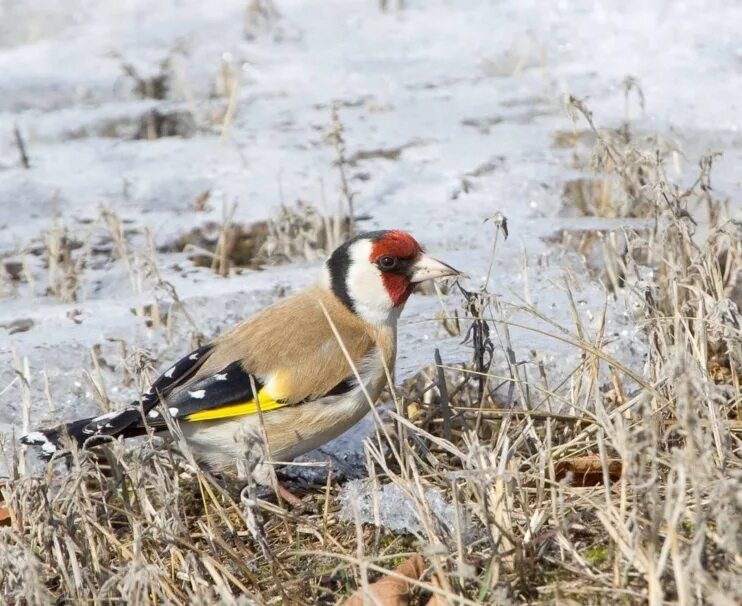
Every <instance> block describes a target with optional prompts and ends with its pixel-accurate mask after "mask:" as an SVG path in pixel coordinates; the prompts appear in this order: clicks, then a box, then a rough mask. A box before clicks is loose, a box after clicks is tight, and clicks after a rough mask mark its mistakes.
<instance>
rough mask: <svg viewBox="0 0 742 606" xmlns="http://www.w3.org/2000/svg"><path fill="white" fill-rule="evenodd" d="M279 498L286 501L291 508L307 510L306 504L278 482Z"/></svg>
mask: <svg viewBox="0 0 742 606" xmlns="http://www.w3.org/2000/svg"><path fill="white" fill-rule="evenodd" d="M277 492H278V496H279V497H281V498H282V499H283V500H284V501H286V502H287V503H288V504H289V505H291V507H293V508H295V509H306V503H304V501H302V500H301V499H300V498H299V497H297V496H296V495H295V494H294V493H293V492H291V491H290V490H289V489H288V488H286V487H285V486H284V485H283V484H281V483H280V482H278V490H277Z"/></svg>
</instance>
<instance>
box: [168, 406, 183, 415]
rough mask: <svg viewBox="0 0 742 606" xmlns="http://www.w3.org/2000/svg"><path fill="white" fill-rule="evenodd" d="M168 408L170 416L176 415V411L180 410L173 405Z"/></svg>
mask: <svg viewBox="0 0 742 606" xmlns="http://www.w3.org/2000/svg"><path fill="white" fill-rule="evenodd" d="M168 410H169V411H170V416H171V417H177V416H178V412H180V411H179V410H178V409H177V408H175V407H174V406H173V407H171V408H168Z"/></svg>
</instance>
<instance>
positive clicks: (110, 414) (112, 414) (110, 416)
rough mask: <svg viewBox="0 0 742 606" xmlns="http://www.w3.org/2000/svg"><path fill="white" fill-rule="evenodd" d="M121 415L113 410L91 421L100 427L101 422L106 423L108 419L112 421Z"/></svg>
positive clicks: (118, 411)
mask: <svg viewBox="0 0 742 606" xmlns="http://www.w3.org/2000/svg"><path fill="white" fill-rule="evenodd" d="M120 413H121V411H120V410H115V411H113V412H107V413H105V414H102V415H99V416H97V417H95V418H94V419H93V421H94V422H95V424H96V425H100V424H101V421H108V420H109V419H114V418H116V417H117V416H119V414H120Z"/></svg>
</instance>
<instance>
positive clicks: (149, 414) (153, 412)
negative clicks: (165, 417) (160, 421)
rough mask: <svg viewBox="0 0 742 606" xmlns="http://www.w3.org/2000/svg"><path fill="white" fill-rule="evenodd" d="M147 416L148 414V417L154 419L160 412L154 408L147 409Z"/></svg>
mask: <svg viewBox="0 0 742 606" xmlns="http://www.w3.org/2000/svg"><path fill="white" fill-rule="evenodd" d="M147 416H148V417H149V418H150V419H156V418H157V417H159V416H160V413H159V412H158V411H156V410H150V411H149V412H148V413H147Z"/></svg>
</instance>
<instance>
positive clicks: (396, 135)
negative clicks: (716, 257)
mask: <svg viewBox="0 0 742 606" xmlns="http://www.w3.org/2000/svg"><path fill="white" fill-rule="evenodd" d="M390 4H391V5H392V6H391V8H390V10H388V11H387V12H382V11H380V10H379V8H378V3H377V2H375V1H373V0H314V1H309V0H275V7H276V8H277V10H278V13H280V14H279V15H266V13H261V12H260V11H259V10H255V9H254V7H256V6H257V7H258V8H259V7H261V6H263V7H266V6H269V5H270V3H268V2H265V1H264V2H251V1H249V0H223V1H221V2H218V3H207V2H201V1H195V0H161V1H159V2H151V1H147V2H145V1H144V0H130V1H128V2H121V3H115V2H93V1H85V0H57V1H51V0H0V257H3V258H5V259H6V260H15V261H20V260H23V259H24V258H25V260H26V262H27V263H28V264H29V269H30V271H31V273H32V274H33V276H34V279H35V283H34V284H25V283H21V284H18V283H14V284H12V285H10V286H7V287H6V288H5V290H4V291H2V292H4V297H3V298H2V299H0V423H1V424H2V425H0V427H2V428H4V429H5V430H6V431H7V432H9V433H10V432H12V431H16V432H17V431H19V430H20V428H21V423H22V413H21V408H20V405H19V400H20V395H19V394H20V390H19V385H20V381H19V380H18V378H17V376H16V374H15V373H14V370H13V367H12V360H13V351H15V352H16V354H17V356H18V357H19V358H27V359H28V363H29V365H30V372H31V377H30V378H31V392H32V395H33V397H34V402H35V403H34V408H33V410H32V420H33V421H36V420H38V419H40V418H42V417H44V416H45V415H46V414H47V413H48V406H47V404H46V401H47V398H46V396H45V395H44V394H45V389H44V382H45V381H44V374H45V375H46V376H47V377H48V384H49V391H50V393H51V395H52V399H53V400H54V402H55V403H56V407H57V413H56V414H57V416H58V417H59V418H60V419H70V418H71V417H73V416H75V415H77V414H87V413H92V412H95V411H96V410H98V404H97V403H96V400H95V398H94V397H92V394H91V393H90V389H89V385H88V383H86V381H85V380H84V378H83V373H84V372H85V371H88V372H92V369H93V365H92V362H91V348H92V347H94V346H99V350H98V351H99V356H100V358H101V359H102V360H105V362H106V363H107V364H108V365H109V366H110V367H109V366H106V365H105V364H104V365H103V368H102V371H101V375H100V380H101V381H102V382H103V383H104V384H105V388H106V391H107V393H108V395H109V396H110V398H111V399H112V401H113V402H115V403H119V404H120V403H123V402H124V401H125V400H126V398H127V397H130V396H131V395H132V394H133V386H130V387H127V388H124V387H122V386H121V382H122V378H123V376H124V370H123V364H122V360H121V355H120V351H121V350H120V340H121V339H125V341H126V344H127V352H128V353H131V351H132V348H143V349H147V350H149V351H150V352H151V353H152V354H153V355H154V357H155V359H156V364H157V366H158V367H160V368H162V367H164V366H166V365H167V364H168V363H169V362H170V361H172V360H173V359H174V358H175V357H177V356H178V355H179V354H181V353H184V351H185V350H186V349H187V347H188V341H189V332H190V330H191V327H190V326H189V325H188V323H187V322H186V321H185V320H184V319H183V318H182V317H179V318H178V319H177V320H176V321H175V323H174V326H173V330H172V331H167V330H165V329H151V328H148V327H147V325H146V323H145V320H144V319H143V318H141V317H138V316H137V315H135V314H134V313H132V311H131V310H132V309H133V308H137V307H139V306H141V305H145V304H150V303H153V302H154V301H155V300H156V299H157V298H161V296H162V293H161V292H160V293H159V294H158V293H156V292H155V291H153V289H152V283H151V281H149V280H147V279H144V278H142V282H141V284H134V285H132V283H131V281H130V272H128V271H127V269H126V267H125V264H124V263H123V262H122V261H120V260H119V261H112V260H111V259H110V258H109V256H101V258H100V259H99V262H95V263H93V264H92V265H91V266H90V267H87V268H86V269H85V271H84V276H83V281H84V288H83V289H82V292H83V295H82V297H81V298H80V300H78V301H76V302H74V303H66V304H63V303H61V302H59V301H58V300H57V299H55V298H54V297H52V296H48V295H47V294H46V287H47V283H46V273H47V272H46V270H45V268H44V267H43V265H42V263H41V258H40V257H39V256H35V255H33V254H29V253H28V250H29V247H33V246H34V245H38V244H39V242H40V241H41V239H42V238H43V237H44V233H45V232H47V231H48V230H49V229H50V227H51V225H52V221H53V216H54V215H55V214H56V215H57V216H58V223H59V224H61V225H65V226H67V227H68V228H69V229H70V230H72V233H73V235H76V236H78V237H81V236H83V235H84V233H85V231H86V229H89V228H90V222H91V221H95V220H96V218H97V217H98V216H99V214H100V211H101V209H103V208H107V209H110V210H111V211H113V212H115V213H116V214H117V215H118V216H119V217H121V219H122V220H123V221H124V222H125V227H126V232H127V237H128V241H129V244H128V246H129V251H130V254H132V255H135V253H136V252H137V251H138V250H141V249H142V248H143V247H144V245H145V240H146V236H145V231H146V230H148V231H149V232H150V233H151V235H152V237H153V239H154V242H155V244H156V245H157V246H162V245H166V244H168V243H169V242H171V241H173V240H174V239H175V238H176V237H177V236H179V235H180V234H182V233H184V232H185V231H187V230H189V229H191V228H193V227H197V226H200V225H203V224H204V223H206V222H208V221H217V222H219V221H221V220H222V212H223V206H224V205H225V204H226V205H230V204H232V203H235V202H236V203H237V210H236V214H235V217H234V220H235V221H237V222H243V223H250V222H253V221H256V220H261V219H266V218H268V217H271V216H272V215H274V214H275V208H276V206H277V205H278V204H279V203H281V202H284V203H287V204H292V203H294V202H295V201H296V200H299V199H301V200H305V201H308V202H311V203H312V204H314V205H315V206H318V207H319V208H322V207H323V206H324V207H325V209H326V211H327V212H328V214H333V213H334V212H335V208H336V207H337V204H338V201H339V200H340V197H341V196H340V183H339V172H338V168H337V166H335V164H334V163H335V160H336V151H335V149H334V147H333V145H332V144H331V143H330V142H329V141H328V139H327V134H328V132H329V131H330V130H331V107H332V104H333V102H339V116H340V120H341V122H342V124H343V127H344V134H343V136H344V139H345V142H346V145H347V154H346V155H347V157H348V158H353V157H354V156H355V157H356V158H357V161H356V162H354V163H353V165H351V166H349V167H348V175H349V179H350V187H351V189H352V190H353V191H354V192H356V196H355V205H356V212H357V213H358V214H359V215H363V216H367V217H368V219H367V220H365V221H364V222H363V223H362V224H361V225H362V227H364V228H365V227H368V228H369V229H371V228H379V227H400V228H404V229H408V230H410V231H411V232H412V233H413V234H415V235H416V236H417V237H418V239H419V240H420V241H422V242H423V243H424V244H425V245H426V246H427V248H428V249H429V251H431V252H433V253H434V254H436V255H437V256H439V257H441V258H442V259H445V260H446V261H447V262H449V263H451V264H452V265H455V266H457V267H460V268H462V269H464V270H466V271H467V272H468V273H469V274H470V275H471V276H472V284H473V285H476V284H478V283H480V282H481V280H482V277H483V276H484V275H485V274H486V272H487V267H488V264H489V259H490V252H491V248H492V237H493V234H494V230H493V226H492V223H483V221H484V220H485V219H486V218H488V217H490V216H492V215H493V213H495V212H496V211H501V212H502V213H504V215H506V216H507V218H508V222H509V227H510V238H509V239H508V240H507V241H502V240H500V241H499V243H498V247H497V255H496V259H495V266H494V273H493V275H494V278H493V287H492V290H493V291H494V292H496V293H497V294H499V295H502V297H503V298H504V299H505V300H510V301H517V296H524V293H525V284H526V283H527V285H528V290H529V292H530V296H531V298H532V300H533V302H534V303H535V304H536V305H538V306H539V307H541V308H543V309H544V311H546V312H548V314H549V315H550V316H551V317H553V318H554V319H555V320H556V321H558V322H561V323H564V324H567V325H570V324H571V320H570V313H569V309H568V306H567V304H566V298H565V294H564V291H563V287H562V286H561V280H562V274H563V264H564V263H565V262H567V261H565V259H564V257H563V255H562V254H561V252H560V251H558V250H556V249H555V248H554V245H553V244H549V243H548V241H547V238H548V237H549V236H550V235H552V234H554V233H555V232H556V231H557V230H559V229H560V228H568V229H578V228H580V227H596V226H597V227H607V226H609V225H616V223H615V222H614V223H612V224H609V223H608V222H606V221H605V220H600V219H595V218H588V219H584V218H576V217H574V216H569V214H568V213H567V214H565V213H564V212H563V209H562V199H561V198H562V191H563V187H564V183H565V181H566V180H568V179H571V178H573V177H575V176H576V174H577V173H576V171H575V169H574V168H572V167H571V166H570V162H569V158H570V154H571V151H570V150H564V149H556V148H554V147H553V146H552V134H553V133H554V132H555V131H565V130H567V131H568V130H570V129H571V128H572V124H573V123H572V121H571V120H570V118H569V116H568V115H567V112H566V111H565V109H564V104H563V99H564V96H565V95H566V94H569V93H571V94H574V95H575V96H577V97H580V98H584V97H587V102H588V104H589V106H590V108H591V109H592V110H593V112H594V116H595V119H596V121H597V122H598V124H599V125H605V126H615V125H617V124H618V123H619V121H620V120H622V119H623V118H624V117H626V114H627V111H628V115H629V117H630V118H631V120H632V122H633V124H634V128H635V129H636V130H637V131H641V132H658V133H660V134H662V135H664V136H665V137H666V138H668V139H670V140H672V141H674V142H675V143H676V144H677V145H678V146H679V148H680V149H681V150H682V152H683V154H682V155H681V156H679V158H678V160H679V166H680V168H681V169H683V168H684V167H692V166H693V165H694V164H695V163H696V162H697V160H698V158H699V156H700V155H701V154H702V153H705V152H706V151H707V150H709V149H719V150H721V151H723V152H724V155H723V156H722V157H721V158H720V159H719V160H718V161H717V162H716V164H715V170H714V181H713V183H714V186H715V190H716V195H717V196H718V197H725V196H728V197H729V198H730V199H732V200H740V199H742V196H741V195H740V194H741V193H742V192H741V191H740V190H741V189H742V185H741V183H740V173H739V171H738V170H735V169H736V167H737V166H738V165H739V160H740V158H741V156H742V145H741V144H742V134H741V133H740V131H739V115H740V111H741V110H742V107H740V105H741V104H742V93H740V91H742V42H740V40H741V39H740V36H739V31H740V24H742V5H740V4H739V3H736V2H730V1H726V0H709V1H706V2H700V1H699V2H695V1H685V0H683V1H680V0H676V1H664V2H644V1H635V2H627V1H624V0H621V1H618V0H616V1H614V2H609V1H603V2H600V1H597V0H596V1H593V2H571V1H567V0H560V1H559V2H538V1H524V0H501V1H497V2H495V1H487V0H459V1H458V2H455V1H451V0H407V1H406V2H404V5H405V7H404V9H403V10H398V9H397V8H396V4H395V3H394V2H390ZM250 7H253V9H252V10H251V9H250ZM268 12H270V11H268ZM165 59H169V60H170V66H171V67H170V71H171V73H172V79H171V87H170V90H169V91H168V94H167V98H166V99H163V100H157V99H151V98H150V99H141V98H140V97H139V96H138V95H137V94H136V91H135V90H134V89H135V82H134V80H133V79H132V78H131V77H129V76H127V75H126V74H125V73H124V70H123V69H122V65H123V64H129V65H132V66H134V68H135V69H136V71H137V72H138V73H139V74H140V75H141V76H142V77H149V76H151V75H153V74H156V73H157V72H158V70H159V69H160V64H161V62H162V61H163V60H165ZM225 74H227V75H228V76H227V77H226V78H225ZM626 76H633V77H635V78H636V79H637V80H638V81H639V83H640V85H641V88H642V90H643V93H644V96H645V99H646V104H645V108H644V109H643V110H642V108H641V107H640V104H639V102H638V97H637V95H636V93H634V92H632V93H631V94H630V95H629V97H628V103H627V102H626V100H625V98H624V93H623V89H622V85H621V83H622V81H623V80H624V78H625V77H626ZM225 82H227V83H229V82H232V83H233V84H234V85H235V86H237V87H238V88H236V89H235V90H236V96H235V103H234V106H233V108H230V109H228V105H229V90H230V89H229V86H226V88H225ZM153 108H157V109H158V111H160V112H161V113H162V112H168V111H175V110H177V111H178V112H180V115H183V116H185V117H186V118H187V119H186V120H185V125H184V126H183V127H182V128H184V129H185V131H184V132H185V134H186V136H173V137H163V138H159V139H156V140H147V139H133V138H132V135H133V133H135V132H136V130H137V128H138V125H139V124H140V122H141V120H140V118H141V116H146V115H147V114H148V112H151V111H152V110H153ZM232 109H233V110H234V113H233V117H232V119H231V120H226V122H228V125H227V126H226V128H223V122H225V121H224V119H223V116H224V112H225V111H231V110H232ZM16 126H17V127H18V130H19V132H20V133H21V135H22V137H23V139H24V140H25V144H26V148H27V152H28V157H29V160H30V168H29V169H25V168H24V167H23V166H22V165H21V160H20V155H19V150H18V148H17V145H16V140H15V136H14V127H16ZM205 191H209V192H210V196H209V199H208V201H207V204H206V208H205V209H203V210H201V211H197V210H196V209H195V207H194V201H195V200H196V198H197V197H198V196H199V195H200V194H202V193H203V192H205ZM737 208H738V207H737ZM735 212H736V213H737V214H739V210H736V211H735ZM524 258H526V259H527V260H528V279H527V280H526V279H525V274H524V271H523V267H524ZM157 261H158V265H159V268H160V271H161V273H162V277H163V278H164V279H165V280H166V281H168V282H170V283H172V285H173V286H174V287H175V289H176V291H177V293H178V295H179V296H180V298H181V299H182V300H183V301H184V302H185V305H186V307H187V309H188V311H189V313H190V314H191V316H192V317H193V318H194V320H195V322H196V324H197V326H198V328H199V329H200V330H201V331H202V332H203V333H204V334H206V335H207V336H212V335H214V334H217V333H218V332H219V331H221V330H223V329H225V328H227V327H228V326H230V325H231V324H233V323H234V322H235V321H237V320H238V319H240V318H242V317H244V316H245V315H247V314H250V313H252V312H254V311H256V310H258V309H260V308H261V307H263V306H264V305H266V304H267V303H269V302H270V301H272V300H274V299H275V298H277V297H278V296H280V295H281V293H283V292H286V291H291V290H294V289H298V288H300V287H302V286H303V285H305V284H307V283H308V282H309V281H310V280H311V279H312V275H313V272H314V270H315V268H316V267H317V265H318V262H311V261H307V262H300V263H296V264H291V265H283V266H279V267H274V268H270V269H267V270H265V271H244V272H242V273H241V274H240V275H235V276H232V277H230V278H222V277H219V276H217V275H216V274H215V273H213V272H211V271H209V270H208V269H202V268H195V267H193V266H192V264H191V263H190V262H189V261H188V260H187V258H186V255H184V254H182V253H159V254H158V256H157ZM570 263H571V268H572V271H573V273H574V272H576V273H575V274H574V275H576V276H577V281H576V284H577V285H578V289H579V290H578V293H577V295H578V305H579V307H580V309H581V310H582V311H583V312H584V314H585V321H586V322H587V323H588V324H589V323H590V317H591V314H592V317H597V316H598V315H599V310H600V307H601V305H602V303H603V294H602V291H601V289H600V287H599V285H597V284H595V283H592V284H591V283H589V282H588V280H587V277H586V275H584V273H583V274H580V266H579V264H577V263H574V262H570ZM451 304H452V305H454V306H455V305H456V301H455V299H454V298H452V299H451ZM439 309H440V307H439V303H438V301H437V299H436V298H435V297H429V296H428V297H426V296H417V297H415V298H414V300H413V301H412V302H411V303H410V304H409V305H408V309H407V310H406V312H405V314H404V316H403V320H402V323H401V326H400V348H399V361H398V372H399V374H400V376H405V375H407V374H409V373H411V372H414V371H415V370H417V369H419V368H420V367H421V366H422V365H424V364H427V363H429V362H430V361H431V360H432V355H433V349H434V347H435V346H439V347H441V348H442V351H443V357H444V359H445V360H446V361H459V360H463V359H464V358H465V356H466V349H465V348H462V347H461V346H460V344H459V341H460V339H454V338H449V337H445V338H444V334H445V333H443V332H442V330H441V328H440V326H439V325H438V323H436V322H433V321H425V320H431V319H432V318H433V316H434V314H435V313H436V312H437V311H439ZM19 320H23V321H31V322H32V325H31V327H30V328H28V329H27V330H25V331H22V332H14V333H13V334H11V332H12V328H13V327H14V326H15V327H17V326H18V325H17V324H13V323H16V322H17V321H19ZM26 324H27V325H28V322H26ZM609 332H610V333H611V334H612V335H615V338H616V341H615V352H616V353H617V354H620V355H621V356H622V357H623V358H624V359H625V360H626V361H627V362H628V363H631V364H640V363H641V359H640V356H639V355H638V353H637V352H639V351H640V350H641V347H640V344H639V342H638V341H639V340H638V338H636V335H635V328H634V327H633V325H632V323H631V320H630V314H629V313H627V312H626V311H625V309H624V306H623V304H622V302H621V301H618V302H615V303H614V302H611V304H610V313H609ZM434 339H435V340H434ZM514 344H515V348H516V350H517V351H516V353H517V355H518V357H519V358H520V359H527V358H528V357H529V356H530V351H531V350H534V349H536V350H538V351H539V352H540V354H541V355H542V356H543V358H544V359H545V360H546V362H547V366H548V367H549V368H550V369H551V370H552V372H553V373H555V376H558V374H559V372H560V370H561V369H563V368H564V363H565V362H567V361H569V356H570V355H571V356H576V355H577V352H567V351H566V350H565V349H564V346H563V345H560V344H559V343H558V342H557V341H554V340H550V339H544V338H537V337H535V336H534V333H532V332H526V331H520V332H519V331H515V332H514ZM94 374H95V373H94ZM96 377H97V375H96ZM351 442H352V444H354V445H357V444H358V440H351ZM345 443H346V444H347V443H348V440H347V439H346V441H345ZM8 445H9V440H6V448H7V447H8ZM338 448H340V447H338Z"/></svg>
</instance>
